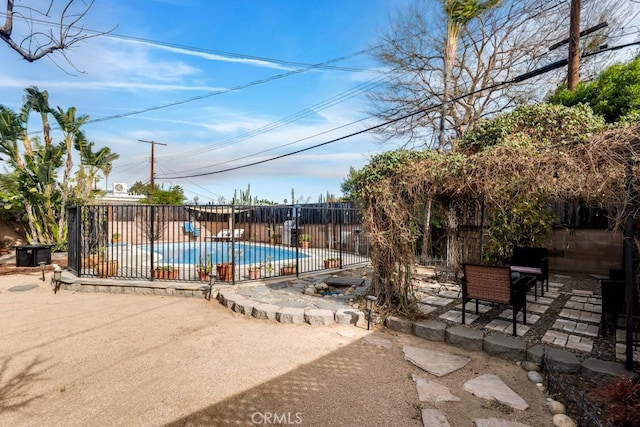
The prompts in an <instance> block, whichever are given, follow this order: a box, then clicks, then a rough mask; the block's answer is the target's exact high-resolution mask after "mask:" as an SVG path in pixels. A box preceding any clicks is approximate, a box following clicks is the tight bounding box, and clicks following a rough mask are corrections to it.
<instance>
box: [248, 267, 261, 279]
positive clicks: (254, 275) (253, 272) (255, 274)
mask: <svg viewBox="0 0 640 427" xmlns="http://www.w3.org/2000/svg"><path fill="white" fill-rule="evenodd" d="M248 272H249V279H251V280H255V279H259V278H260V276H262V275H261V274H260V267H249V269H248Z"/></svg>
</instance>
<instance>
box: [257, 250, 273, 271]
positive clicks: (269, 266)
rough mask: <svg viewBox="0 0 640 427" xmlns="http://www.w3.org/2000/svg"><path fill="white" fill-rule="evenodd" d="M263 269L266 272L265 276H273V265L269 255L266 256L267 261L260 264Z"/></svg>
mask: <svg viewBox="0 0 640 427" xmlns="http://www.w3.org/2000/svg"><path fill="white" fill-rule="evenodd" d="M260 265H261V266H262V267H264V269H265V271H266V272H267V276H271V275H272V274H273V264H272V263H271V255H267V261H266V262H263V263H262V264H260Z"/></svg>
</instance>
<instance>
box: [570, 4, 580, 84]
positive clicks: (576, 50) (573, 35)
mask: <svg viewBox="0 0 640 427" xmlns="http://www.w3.org/2000/svg"><path fill="white" fill-rule="evenodd" d="M581 2H582V0H571V17H570V24H569V67H568V72H567V88H568V89H569V90H575V88H576V86H578V82H579V81H580V6H581Z"/></svg>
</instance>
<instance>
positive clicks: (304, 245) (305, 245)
mask: <svg viewBox="0 0 640 427" xmlns="http://www.w3.org/2000/svg"><path fill="white" fill-rule="evenodd" d="M300 247H301V248H302V249H309V242H300Z"/></svg>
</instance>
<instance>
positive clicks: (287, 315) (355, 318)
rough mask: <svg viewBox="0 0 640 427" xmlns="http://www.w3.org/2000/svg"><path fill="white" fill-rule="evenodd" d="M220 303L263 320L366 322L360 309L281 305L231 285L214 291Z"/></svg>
mask: <svg viewBox="0 0 640 427" xmlns="http://www.w3.org/2000/svg"><path fill="white" fill-rule="evenodd" d="M213 297H215V298H216V299H217V300H218V301H219V302H220V304H222V305H224V306H225V307H227V308H228V309H230V310H233V311H235V312H236V313H240V314H244V315H245V316H252V317H255V318H256V319H261V320H275V321H277V322H279V323H287V324H303V323H308V324H310V325H332V324H334V323H337V324H342V325H358V324H360V325H362V324H365V323H366V319H365V316H364V313H363V312H362V311H360V310H356V309H350V308H341V309H337V310H329V309H320V308H295V307H279V306H277V305H274V304H266V303H261V302H258V301H254V300H252V299H249V298H246V297H244V296H242V295H239V294H237V293H236V291H235V289H233V288H231V287H229V288H225V289H218V290H215V291H214V294H213Z"/></svg>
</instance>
